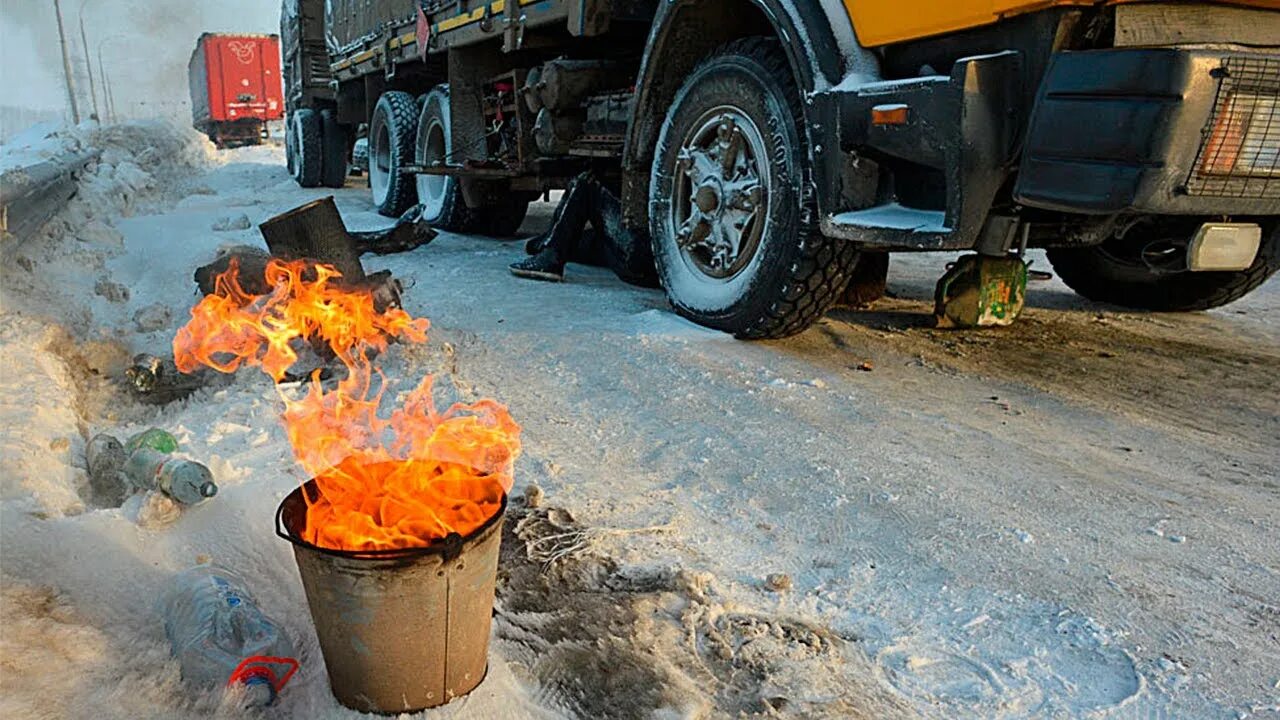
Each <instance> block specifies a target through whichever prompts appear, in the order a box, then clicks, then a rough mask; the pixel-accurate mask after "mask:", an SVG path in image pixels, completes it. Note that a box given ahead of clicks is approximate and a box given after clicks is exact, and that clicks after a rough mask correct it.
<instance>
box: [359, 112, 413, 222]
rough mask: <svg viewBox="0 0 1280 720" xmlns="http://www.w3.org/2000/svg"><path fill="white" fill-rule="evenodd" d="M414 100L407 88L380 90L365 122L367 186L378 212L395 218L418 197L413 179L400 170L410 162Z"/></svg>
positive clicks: (411, 157) (411, 158) (411, 155)
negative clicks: (371, 117)
mask: <svg viewBox="0 0 1280 720" xmlns="http://www.w3.org/2000/svg"><path fill="white" fill-rule="evenodd" d="M417 129H418V101H417V100H415V99H414V98H413V96H412V95H410V94H409V93H407V92H401V91H399V90H393V91H390V92H385V93H382V97H380V98H378V104H377V105H376V106H374V108H373V120H372V121H371V122H370V123H369V187H370V188H371V189H372V190H373V204H374V205H376V206H377V208H378V212H380V213H382V214H383V215H386V216H387V217H394V218H398V217H400V216H401V215H403V214H404V211H405V210H408V209H409V208H410V207H412V206H413V205H414V204H415V203H417V201H418V197H417V195H418V191H417V187H415V185H414V179H413V178H412V177H410V176H408V175H404V174H402V173H401V172H400V169H401V168H403V167H405V166H407V165H410V164H412V163H413V153H414V142H413V138H414V135H416V134H417Z"/></svg>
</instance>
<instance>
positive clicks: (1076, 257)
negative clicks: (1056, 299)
mask: <svg viewBox="0 0 1280 720" xmlns="http://www.w3.org/2000/svg"><path fill="white" fill-rule="evenodd" d="M1200 222H1201V220H1200V219H1198V218H1161V219H1158V220H1156V221H1155V222H1154V223H1151V224H1147V225H1139V226H1136V227H1133V228H1131V229H1130V230H1129V231H1128V232H1126V233H1125V234H1124V236H1123V237H1113V238H1111V239H1109V240H1107V241H1106V242H1103V243H1102V244H1101V245H1095V246H1093V247H1086V248H1052V249H1050V250H1048V251H1047V254H1048V256H1049V262H1050V263H1051V264H1052V265H1053V269H1054V270H1056V271H1057V272H1058V277H1060V278H1062V282H1064V283H1066V284H1067V286H1068V287H1070V288H1071V289H1072V290H1075V291H1076V292H1077V293H1079V294H1080V295H1083V296H1084V297H1087V298H1089V299H1090V300H1097V301H1099V302H1106V303H1111V304H1113V305H1120V306H1123V307H1129V308H1139V309H1143V310H1157V311H1161V312H1185V311H1191V310H1208V309H1210V308H1215V307H1220V306H1222V305H1226V304H1227V303H1230V302H1234V301H1236V300H1239V299H1240V298H1242V297H1244V296H1245V295H1248V294H1249V293H1250V292H1251V291H1252V290H1253V289H1254V288H1256V287H1258V286H1259V285H1261V284H1262V283H1263V282H1265V281H1266V279H1267V278H1269V277H1271V276H1272V275H1273V274H1275V272H1276V270H1280V222H1274V221H1273V222H1271V223H1269V225H1268V224H1263V239H1262V245H1261V246H1260V247H1259V248H1258V256H1257V257H1256V258H1254V260H1253V265H1251V266H1249V268H1248V269H1246V270H1239V271H1234V272H1191V271H1189V270H1187V269H1186V266H1187V252H1186V241H1187V239H1188V238H1190V237H1191V234H1192V233H1193V232H1195V229H1196V228H1197V227H1199V225H1200Z"/></svg>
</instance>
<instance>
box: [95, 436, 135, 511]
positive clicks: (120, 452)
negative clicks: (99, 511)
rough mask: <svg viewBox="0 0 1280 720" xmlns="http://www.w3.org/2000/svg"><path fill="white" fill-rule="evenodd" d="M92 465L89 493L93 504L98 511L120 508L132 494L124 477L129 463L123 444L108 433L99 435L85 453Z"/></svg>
mask: <svg viewBox="0 0 1280 720" xmlns="http://www.w3.org/2000/svg"><path fill="white" fill-rule="evenodd" d="M85 455H86V456H87V457H86V460H88V465H89V489H90V490H91V491H92V494H93V498H92V501H93V504H94V505H97V506H98V507H120V505H121V504H122V503H123V502H124V499H125V497H126V496H127V495H128V494H129V485H128V482H127V481H126V478H125V475H124V464H125V461H126V460H127V459H128V454H127V453H126V452H125V449H124V446H123V445H121V444H120V441H119V440H117V439H115V438H114V437H112V436H110V435H107V434H106V433H98V434H97V435H94V436H93V439H92V440H90V441H89V447H88V448H87V449H86V451H85Z"/></svg>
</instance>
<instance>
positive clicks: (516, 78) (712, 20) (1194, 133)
mask: <svg viewBox="0 0 1280 720" xmlns="http://www.w3.org/2000/svg"><path fill="white" fill-rule="evenodd" d="M292 1H294V2H298V1H300V2H302V3H304V4H305V3H307V2H309V1H313V2H322V4H323V6H324V12H323V14H324V18H325V21H324V31H325V39H326V51H327V54H328V58H327V59H328V62H329V70H330V75H331V87H332V90H333V96H332V99H331V100H324V101H321V102H322V103H325V104H324V106H323V107H321V108H320V110H321V111H323V112H327V113H329V114H330V116H331V118H330V120H329V124H330V125H332V126H333V127H335V128H336V129H335V130H334V131H333V132H334V134H335V136H336V135H341V136H342V137H343V138H344V140H343V142H344V143H346V144H347V146H348V147H349V144H350V139H351V138H352V137H354V135H355V133H356V131H357V128H364V129H365V132H367V135H368V149H369V165H370V171H369V179H370V184H371V187H372V190H373V195H374V201H375V204H376V205H377V206H378V208H379V210H380V211H381V212H383V213H385V214H388V215H397V214H399V213H400V212H402V211H403V210H404V209H405V208H407V207H409V206H410V205H412V204H414V203H419V202H421V203H422V204H424V205H425V206H426V208H427V211H428V212H427V214H428V216H429V217H431V218H432V219H433V222H434V223H435V224H436V225H437V226H439V227H442V228H444V229H452V230H459V231H468V232H478V233H485V234H497V235H501V234H510V233H512V232H514V231H515V230H516V228H517V227H518V226H519V225H520V221H521V220H522V219H523V217H524V212H525V209H526V207H527V204H528V202H529V200H530V199H531V198H534V197H536V196H537V195H539V194H540V193H542V192H543V191H545V190H547V189H550V188H555V187H565V186H566V185H567V184H568V183H569V181H570V180H571V179H572V178H573V177H574V176H576V175H578V174H579V173H582V172H584V171H588V170H589V171H591V172H593V173H595V174H596V176H597V177H599V178H600V179H602V181H603V182H604V183H605V184H606V185H607V186H609V187H610V188H613V189H615V190H616V192H617V195H618V197H619V199H620V203H621V212H622V218H621V219H622V222H624V223H625V224H626V225H627V226H628V227H629V228H631V229H632V230H633V231H636V232H638V233H639V234H641V235H643V234H644V233H645V231H647V233H648V235H649V236H650V237H651V239H652V243H653V250H654V254H655V257H656V258H657V264H658V268H657V269H658V273H659V275H660V276H661V278H662V282H663V286H664V288H665V289H666V291H667V293H668V296H669V297H670V299H671V301H672V304H673V305H674V307H675V308H676V309H677V310H678V311H679V312H681V313H682V314H684V315H686V316H687V317H689V318H691V319H693V320H695V321H697V322H699V323H702V324H704V325H708V326H710V327H716V328H720V329H723V330H726V331H729V332H732V333H734V334H736V335H738V336H740V337H745V338H758V337H780V336H784V335H789V334H792V333H795V332H799V331H800V330H803V329H804V328H806V327H808V326H809V325H810V324H812V323H813V322H814V321H816V320H817V318H819V317H821V315H822V313H823V312H825V310H826V309H827V308H828V307H830V306H831V305H832V304H833V303H835V302H837V301H838V300H839V298H840V297H842V296H843V295H844V294H845V293H846V291H847V290H849V289H850V288H855V289H856V288H857V287H858V286H859V285H860V284H861V283H864V282H870V283H872V284H874V283H875V282H877V281H879V282H881V283H882V282H883V277H882V273H883V267H885V262H884V261H883V258H884V255H885V253H890V252H907V251H910V252H919V251H947V252H953V253H954V252H960V251H975V252H977V253H978V255H979V256H980V258H993V259H1002V258H1006V257H1008V256H1010V255H1011V254H1012V255H1015V256H1020V255H1021V253H1022V252H1023V251H1024V250H1025V248H1027V247H1043V248H1048V249H1049V256H1050V259H1051V261H1052V262H1053V263H1054V266H1055V268H1057V269H1058V272H1059V274H1060V275H1061V276H1062V278H1063V279H1064V280H1065V281H1066V282H1067V283H1068V284H1070V285H1071V286H1072V287H1073V288H1075V289H1077V290H1078V291H1079V292H1081V293H1082V294H1084V295H1086V296H1088V297H1091V298H1095V299H1098V300H1104V301H1107V302H1112V303H1116V304H1121V305H1126V306H1132V307H1144V308H1151V309H1159V310H1191V309H1204V308H1208V307H1215V306H1218V305H1221V304H1224V303H1226V302H1230V301H1232V300H1234V299H1236V298H1238V297H1241V296H1242V295H1244V294H1245V293H1247V292H1249V291H1250V290H1252V289H1253V288H1255V287H1257V286H1258V285H1259V284H1261V282H1262V281H1263V280H1265V279H1266V278H1267V277H1269V276H1270V275H1271V274H1272V273H1274V272H1275V271H1276V269H1277V268H1280V221H1278V220H1277V217H1278V216H1280V101H1278V100H1277V98H1280V2H1277V1H1276V0H1222V1H1220V2H1180V3H1175V2H1159V1H1149V2H1148V1H1142V0H993V1H992V2H982V3H978V2H953V1H951V0H814V1H813V2H790V1H789V0H664V1H663V2H659V1H658V0H327V1H324V0H292ZM302 111H305V108H303V109H302ZM302 111H300V112H302ZM303 114H305V113H303ZM304 124H305V123H304ZM326 127H327V126H326ZM324 146H325V148H329V147H330V143H327V142H326V143H324ZM325 153H326V154H327V155H334V154H336V151H333V150H331V149H326V150H325ZM301 155H305V153H302V154H301ZM301 155H300V157H301ZM314 164H315V163H312V164H311V165H312V166H314ZM877 273H880V274H881V276H880V277H879V278H877V277H874V275H875V274H877ZM940 302H941V301H940ZM1015 314H1016V313H1015Z"/></svg>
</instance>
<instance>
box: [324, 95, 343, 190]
mask: <svg viewBox="0 0 1280 720" xmlns="http://www.w3.org/2000/svg"><path fill="white" fill-rule="evenodd" d="M320 128H321V132H320V135H321V139H322V140H323V145H324V153H323V154H324V158H323V163H321V164H322V166H323V172H322V174H321V178H320V182H321V184H323V185H324V186H325V187H331V188H340V187H342V186H343V185H346V184H347V168H348V165H347V129H346V128H345V127H343V126H342V125H341V124H339V123H338V114H337V113H335V112H334V111H332V110H321V111H320Z"/></svg>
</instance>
